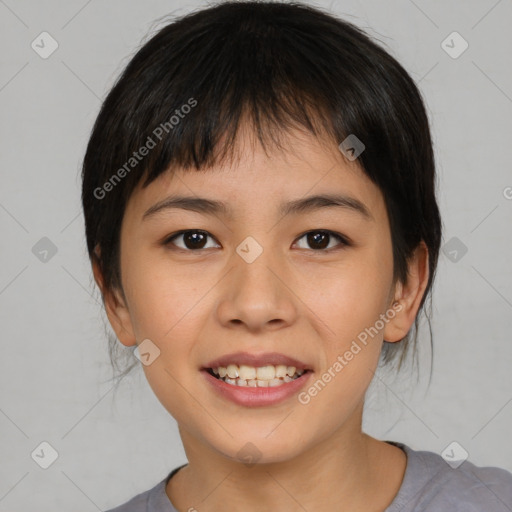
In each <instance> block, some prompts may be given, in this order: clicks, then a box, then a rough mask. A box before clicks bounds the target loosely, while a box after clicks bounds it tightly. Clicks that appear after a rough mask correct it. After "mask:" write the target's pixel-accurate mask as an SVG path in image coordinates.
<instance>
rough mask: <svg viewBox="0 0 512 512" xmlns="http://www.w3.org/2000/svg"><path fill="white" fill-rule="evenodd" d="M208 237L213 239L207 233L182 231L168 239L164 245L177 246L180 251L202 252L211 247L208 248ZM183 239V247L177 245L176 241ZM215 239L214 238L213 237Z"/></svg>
mask: <svg viewBox="0 0 512 512" xmlns="http://www.w3.org/2000/svg"><path fill="white" fill-rule="evenodd" d="M208 237H211V235H210V234H209V233H208V232H207V231H199V230H188V231H180V232H179V233H176V234H175V235H173V236H171V237H170V238H168V239H167V240H166V241H165V242H164V245H169V244H172V245H175V246H176V247H179V248H180V249H184V250H190V251H195V250H200V249H205V248H206V249H208V248H209V247H206V243H207V239H208ZM180 238H181V239H182V240H183V242H182V244H183V246H180V245H178V244H176V243H175V242H174V241H175V240H179V239H180ZM211 238H213V237H211Z"/></svg>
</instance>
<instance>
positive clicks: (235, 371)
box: [227, 364, 238, 379]
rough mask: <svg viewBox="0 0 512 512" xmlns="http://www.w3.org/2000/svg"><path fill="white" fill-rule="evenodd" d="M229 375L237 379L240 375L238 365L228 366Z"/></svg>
mask: <svg viewBox="0 0 512 512" xmlns="http://www.w3.org/2000/svg"><path fill="white" fill-rule="evenodd" d="M227 371H228V377H229V378H230V379H236V378H237V377H238V366H236V365H235V364H230V365H229V366H228V369H227Z"/></svg>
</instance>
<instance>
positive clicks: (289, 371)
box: [286, 366, 296, 377]
mask: <svg viewBox="0 0 512 512" xmlns="http://www.w3.org/2000/svg"><path fill="white" fill-rule="evenodd" d="M295 369H296V368H295V366H288V368H287V369H286V373H287V374H288V375H289V376H290V377H293V374H294V373H295Z"/></svg>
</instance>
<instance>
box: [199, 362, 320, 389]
mask: <svg viewBox="0 0 512 512" xmlns="http://www.w3.org/2000/svg"><path fill="white" fill-rule="evenodd" d="M205 371H207V372H208V373H209V374H210V375H212V376H213V377H215V378H216V379H218V380H222V381H224V382H225V383H226V384H230V385H232V386H240V387H254V388H256V387H258V388H266V387H277V386H282V385H284V384H286V383H288V382H292V381H294V380H297V379H299V378H301V377H302V376H303V375H305V374H307V373H309V372H310V370H302V369H297V368H295V367H294V366H285V365H277V366H273V365H267V366H260V367H253V366H247V365H240V366H238V365H234V364H230V365H228V366H227V367H223V366H219V367H217V368H205Z"/></svg>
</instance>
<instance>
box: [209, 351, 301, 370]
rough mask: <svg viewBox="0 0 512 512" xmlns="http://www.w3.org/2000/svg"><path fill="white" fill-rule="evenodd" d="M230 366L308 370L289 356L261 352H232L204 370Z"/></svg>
mask: <svg viewBox="0 0 512 512" xmlns="http://www.w3.org/2000/svg"><path fill="white" fill-rule="evenodd" d="M230 364H236V365H241V364H244V365H247V366H254V367H260V366H266V365H275V366H277V365H285V366H295V368H296V369H297V370H309V369H310V367H309V366H308V365H307V364H306V363H303V362H302V361H299V360H298V359H295V358H293V357H290V356H286V355H284V354H280V353H278V352H263V353H261V354H250V353H249V352H234V353H232V354H226V355H224V356H221V357H218V358H217V359H214V360H213V361H210V362H209V363H207V364H206V365H205V366H204V368H205V369H208V368H218V367H219V366H222V367H224V368H226V367H227V366H228V365H230Z"/></svg>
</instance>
